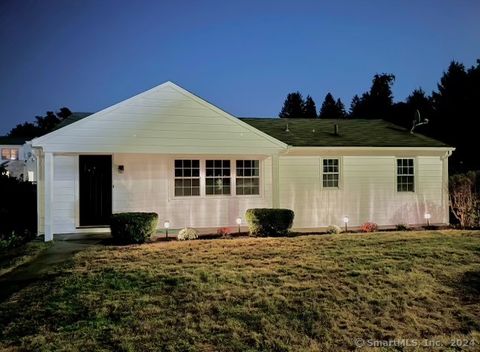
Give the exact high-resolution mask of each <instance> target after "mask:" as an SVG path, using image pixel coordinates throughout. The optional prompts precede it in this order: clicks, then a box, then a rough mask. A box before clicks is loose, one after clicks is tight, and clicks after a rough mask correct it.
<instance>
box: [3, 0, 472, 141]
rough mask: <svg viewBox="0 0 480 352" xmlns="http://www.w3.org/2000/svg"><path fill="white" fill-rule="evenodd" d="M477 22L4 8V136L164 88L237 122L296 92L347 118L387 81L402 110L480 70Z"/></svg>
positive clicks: (199, 7) (411, 10)
mask: <svg viewBox="0 0 480 352" xmlns="http://www.w3.org/2000/svg"><path fill="white" fill-rule="evenodd" d="M479 15H480V2H478V1H474V0H472V1H462V0H459V1H453V0H452V1H395V2H394V1H328V2H326V1H293V0H291V1H281V0H279V1H260V0H257V1H250V0H243V1H225V0H224V1H208V0H206V1H141V0H135V1H121V0H116V1H108V0H102V1H97V0H93V1H90V0H81V1H80V0H58V1H53V0H38V1H32V0H30V1H29V0H1V1H0V45H1V46H0V47H1V48H2V49H1V52H2V53H1V55H0V79H1V83H0V134H3V133H6V132H8V131H9V130H10V128H12V127H13V126H14V125H15V124H17V123H19V122H23V121H25V120H33V118H34V116H35V115H39V114H43V113H44V112H45V111H47V110H56V109H58V108H60V107H61V106H67V107H69V108H71V109H72V110H74V111H98V110H100V109H102V108H104V107H107V106H110V105H112V104H114V103H116V102H118V101H121V100H123V99H126V98H128V97H130V96H132V95H134V94H136V93H139V92H142V91H144V90H147V89H148V88H151V87H153V86H155V85H158V84H160V83H162V82H164V81H166V80H171V81H173V82H175V83H177V84H179V85H181V86H183V87H184V88H186V89H188V90H190V91H192V92H194V93H196V94H197V95H199V96H201V97H203V98H205V99H207V100H209V101H210V102H212V103H214V104H215V105H217V106H219V107H221V108H223V109H224V110H227V111H229V112H231V113H232V114H234V115H237V116H276V115H277V114H278V112H279V111H280V109H281V106H282V103H283V100H284V98H285V96H286V94H287V93H288V92H291V91H295V90H299V91H300V92H302V93H303V94H304V95H307V94H310V95H311V96H312V97H313V98H314V100H315V101H316V103H317V106H320V105H321V103H322V101H323V98H324V96H325V94H326V93H327V92H329V91H331V92H332V93H333V95H334V96H335V97H340V98H342V100H343V101H344V103H345V105H346V106H347V107H348V106H349V105H350V100H351V98H352V96H353V95H354V94H360V93H362V92H364V91H365V90H367V89H368V88H369V86H370V83H371V79H372V76H373V75H374V74H375V73H382V72H387V73H393V74H395V75H396V76H397V80H396V82H395V85H394V94H395V100H402V99H404V98H405V97H406V96H407V95H408V94H409V93H410V92H411V91H412V90H413V89H414V88H417V87H419V86H421V87H423V88H424V89H425V90H426V91H427V92H430V91H431V90H432V89H435V87H436V83H437V82H438V80H439V78H440V76H441V74H442V71H444V70H445V69H446V68H447V66H448V64H449V62H450V61H451V60H458V61H461V62H463V63H465V64H466V65H467V66H471V65H472V64H474V63H475V60H476V59H477V58H480V50H479V49H480V21H479V19H478V18H479Z"/></svg>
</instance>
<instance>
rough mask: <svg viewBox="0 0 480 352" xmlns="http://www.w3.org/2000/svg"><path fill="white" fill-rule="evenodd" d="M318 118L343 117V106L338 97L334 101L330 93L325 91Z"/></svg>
mask: <svg viewBox="0 0 480 352" xmlns="http://www.w3.org/2000/svg"><path fill="white" fill-rule="evenodd" d="M319 117H320V118H322V119H341V118H344V117H345V107H344V106H343V103H342V102H341V100H340V99H338V100H337V101H335V99H334V98H333V95H332V94H331V93H327V95H326V96H325V99H324V100H323V103H322V107H321V108H320V115H319Z"/></svg>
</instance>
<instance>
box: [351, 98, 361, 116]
mask: <svg viewBox="0 0 480 352" xmlns="http://www.w3.org/2000/svg"><path fill="white" fill-rule="evenodd" d="M361 105H362V102H361V101H360V98H359V97H358V95H356V94H355V95H354V96H353V98H352V102H351V103H350V114H349V116H350V117H351V118H354V119H356V118H359V117H360V115H361V113H360V112H361Z"/></svg>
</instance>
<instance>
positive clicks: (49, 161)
mask: <svg viewBox="0 0 480 352" xmlns="http://www.w3.org/2000/svg"><path fill="white" fill-rule="evenodd" d="M53 160H54V158H53V153H45V156H44V162H43V166H44V170H45V171H44V201H45V204H44V207H43V209H44V214H45V242H48V241H52V240H53V170H54V169H53Z"/></svg>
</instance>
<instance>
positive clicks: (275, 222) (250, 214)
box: [245, 208, 295, 236]
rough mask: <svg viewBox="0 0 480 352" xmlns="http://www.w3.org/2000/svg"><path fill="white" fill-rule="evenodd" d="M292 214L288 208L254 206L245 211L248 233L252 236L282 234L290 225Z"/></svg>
mask: <svg viewBox="0 0 480 352" xmlns="http://www.w3.org/2000/svg"><path fill="white" fill-rule="evenodd" d="M294 216H295V213H294V212H293V210H290V209H270V208H255V209H248V210H247V212H246V213H245V219H246V220H247V223H248V229H249V231H250V235H253V236H284V235H286V234H288V230H289V229H290V228H291V227H292V224H293V218H294Z"/></svg>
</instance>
